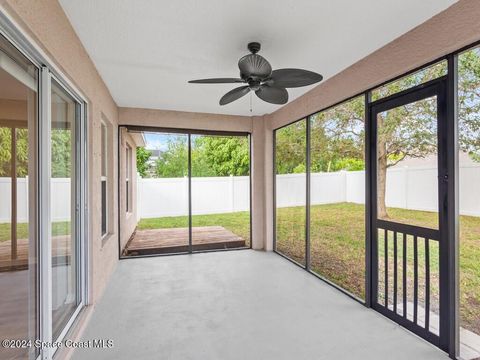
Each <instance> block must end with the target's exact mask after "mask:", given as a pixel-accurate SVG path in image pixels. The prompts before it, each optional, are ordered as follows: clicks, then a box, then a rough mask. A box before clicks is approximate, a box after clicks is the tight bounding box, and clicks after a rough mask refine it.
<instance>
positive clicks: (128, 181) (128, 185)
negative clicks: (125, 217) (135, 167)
mask: <svg viewBox="0 0 480 360" xmlns="http://www.w3.org/2000/svg"><path fill="white" fill-rule="evenodd" d="M132 161H133V148H132V146H130V144H129V143H128V142H126V144H125V200H126V202H125V212H126V213H127V214H131V213H133V208H132V205H133V204H132V200H133V199H132V177H133V174H132Z"/></svg>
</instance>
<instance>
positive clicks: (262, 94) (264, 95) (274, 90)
mask: <svg viewBox="0 0 480 360" xmlns="http://www.w3.org/2000/svg"><path fill="white" fill-rule="evenodd" d="M255 94H257V96H258V97H259V98H260V99H262V100H263V101H266V102H269V103H271V104H277V105H281V104H286V103H287V102H288V91H287V89H284V88H279V87H271V86H267V85H262V86H261V87H260V89H258V90H257V91H255Z"/></svg>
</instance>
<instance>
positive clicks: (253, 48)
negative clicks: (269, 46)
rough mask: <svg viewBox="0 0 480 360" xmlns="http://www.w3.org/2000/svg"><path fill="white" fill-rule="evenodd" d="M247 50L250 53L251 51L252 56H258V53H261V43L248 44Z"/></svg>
mask: <svg viewBox="0 0 480 360" xmlns="http://www.w3.org/2000/svg"><path fill="white" fill-rule="evenodd" d="M247 48H248V51H250V52H251V53H252V54H256V53H257V52H259V51H260V48H261V45H260V43H259V42H251V43H248V45H247Z"/></svg>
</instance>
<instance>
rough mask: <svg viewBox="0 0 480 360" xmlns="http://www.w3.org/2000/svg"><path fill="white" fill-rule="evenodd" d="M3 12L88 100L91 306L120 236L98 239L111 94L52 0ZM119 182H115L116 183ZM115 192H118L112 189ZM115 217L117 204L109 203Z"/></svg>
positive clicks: (10, 4) (4, 6)
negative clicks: (103, 124)
mask: <svg viewBox="0 0 480 360" xmlns="http://www.w3.org/2000/svg"><path fill="white" fill-rule="evenodd" d="M0 7H1V8H0V10H1V11H2V12H4V13H6V14H7V15H8V16H9V17H10V18H12V20H13V21H15V22H16V23H17V25H18V27H19V28H20V29H21V30H22V31H23V32H24V33H25V34H26V36H27V37H29V38H30V39H31V40H32V43H33V44H34V45H35V46H37V47H38V48H39V49H40V51H42V52H43V53H45V54H46V55H47V56H48V57H49V58H50V59H51V61H52V63H53V64H54V65H55V66H56V67H57V68H58V69H60V71H62V72H63V74H65V75H66V77H67V78H68V80H69V81H70V82H71V83H72V84H74V86H76V87H77V88H78V89H79V90H80V91H81V92H82V93H83V95H84V96H85V97H86V100H87V112H88V119H87V123H88V124H87V126H88V152H89V159H88V171H89V180H88V189H89V196H88V203H89V219H88V220H89V225H90V226H89V251H90V258H89V261H90V262H89V275H90V278H89V280H90V293H89V296H90V302H91V303H93V304H94V303H95V302H96V301H97V300H98V299H99V298H100V296H101V294H102V292H103V289H104V287H105V284H106V282H107V280H108V278H109V276H110V274H111V273H112V271H113V270H114V268H115V265H116V264H117V261H118V237H117V235H115V236H112V237H110V238H109V239H108V241H106V242H103V243H102V241H101V234H100V218H101V215H100V214H101V213H100V209H101V204H100V196H99V194H100V163H101V162H100V120H101V116H102V115H101V114H102V113H103V114H105V116H106V117H107V118H108V119H109V120H110V121H111V122H112V124H114V125H115V127H116V124H117V122H118V111H117V106H116V104H115V102H114V101H113V99H112V97H111V95H110V92H109V90H108V89H107V87H106V86H105V84H104V83H103V81H102V79H101V77H100V75H99V74H98V72H97V70H96V68H95V66H94V64H93V62H92V61H91V59H90V57H89V56H88V54H87V52H86V51H85V49H84V48H83V46H82V44H81V42H80V40H79V39H78V37H77V35H76V33H75V31H74V30H73V28H72V26H71V24H70V22H69V20H68V18H67V17H66V15H65V13H64V12H63V9H62V8H61V6H60V5H59V3H58V2H57V1H56V0H43V1H28V0H0ZM116 148H117V144H116V140H115V141H114V142H113V144H112V149H111V153H112V154H114V156H113V159H112V162H113V163H115V162H116V160H117V159H116V153H117V152H116ZM114 183H115V184H116V183H117V182H116V181H115V182H114ZM115 191H116V189H115ZM112 208H113V211H114V212H115V216H117V215H116V209H117V204H115V203H114V204H113V206H112Z"/></svg>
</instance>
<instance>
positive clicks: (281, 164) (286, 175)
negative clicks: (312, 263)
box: [275, 120, 307, 265]
mask: <svg viewBox="0 0 480 360" xmlns="http://www.w3.org/2000/svg"><path fill="white" fill-rule="evenodd" d="M275 169H276V174H275V190H276V191H275V204H276V209H275V250H276V251H278V252H279V253H281V254H283V255H285V256H287V257H289V258H290V259H292V260H295V261H296V262H298V263H299V264H302V265H305V259H306V257H305V246H306V244H305V241H306V236H305V234H306V180H307V177H306V120H300V121H298V122H296V123H293V124H291V125H288V126H285V127H283V128H281V129H278V130H276V131H275Z"/></svg>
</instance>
